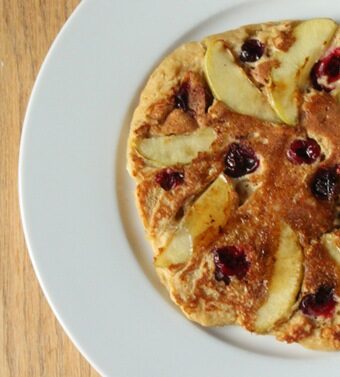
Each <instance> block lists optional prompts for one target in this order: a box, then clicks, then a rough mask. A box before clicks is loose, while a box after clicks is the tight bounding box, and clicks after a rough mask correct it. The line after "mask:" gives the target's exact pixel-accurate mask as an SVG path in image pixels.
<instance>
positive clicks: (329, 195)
mask: <svg viewBox="0 0 340 377" xmlns="http://www.w3.org/2000/svg"><path fill="white" fill-rule="evenodd" d="M338 186H339V179H338V174H337V166H335V167H330V168H319V169H318V170H317V171H316V173H315V174H314V176H313V178H312V182H311V190H312V193H313V195H314V196H315V197H316V198H317V199H320V200H329V201H330V200H333V199H335V197H336V195H337V194H338Z"/></svg>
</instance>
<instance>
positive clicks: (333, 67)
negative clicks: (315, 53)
mask: <svg viewBox="0 0 340 377" xmlns="http://www.w3.org/2000/svg"><path fill="white" fill-rule="evenodd" d="M321 77H325V79H326V82H327V84H331V83H333V82H335V81H338V80H339V79H340V47H338V48H336V49H334V50H333V51H332V52H331V53H330V54H329V55H327V56H326V57H325V58H323V59H321V60H319V61H318V62H316V63H315V64H314V67H313V68H312V71H311V80H312V84H313V87H314V88H315V89H317V90H325V91H326V92H329V91H331V90H332V89H333V88H332V86H329V85H327V84H320V83H319V81H318V79H320V78H321Z"/></svg>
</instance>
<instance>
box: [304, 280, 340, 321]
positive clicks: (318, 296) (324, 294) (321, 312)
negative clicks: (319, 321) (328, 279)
mask: <svg viewBox="0 0 340 377" xmlns="http://www.w3.org/2000/svg"><path fill="white" fill-rule="evenodd" d="M335 304H336V301H335V299H334V294H333V288H331V287H328V286H321V287H320V288H319V289H318V290H317V292H316V293H311V294H308V295H306V296H304V297H303V298H302V300H301V303H300V310H301V311H302V313H303V314H306V315H309V316H312V317H319V316H321V317H325V318H331V317H332V316H333V314H334V309H335Z"/></svg>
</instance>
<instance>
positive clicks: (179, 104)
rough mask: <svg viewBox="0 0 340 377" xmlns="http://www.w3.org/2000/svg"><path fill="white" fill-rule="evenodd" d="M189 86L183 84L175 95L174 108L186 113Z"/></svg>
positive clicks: (185, 83)
mask: <svg viewBox="0 0 340 377" xmlns="http://www.w3.org/2000/svg"><path fill="white" fill-rule="evenodd" d="M188 101H189V84H188V83H187V82H184V83H183V84H182V85H181V86H180V88H179V90H178V92H177V93H176V94H175V107H176V108H177V109H182V110H183V111H185V112H187V111H188V110H189V104H188Z"/></svg>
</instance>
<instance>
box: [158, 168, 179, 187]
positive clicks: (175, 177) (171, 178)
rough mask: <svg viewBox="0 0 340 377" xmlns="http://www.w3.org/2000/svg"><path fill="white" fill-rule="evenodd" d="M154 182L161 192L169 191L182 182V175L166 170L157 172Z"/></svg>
mask: <svg viewBox="0 0 340 377" xmlns="http://www.w3.org/2000/svg"><path fill="white" fill-rule="evenodd" d="M155 180H156V182H157V183H158V184H159V185H160V186H161V187H162V189H163V190H165V191H169V190H171V189H173V188H174V187H176V186H178V185H180V184H182V183H183V182H184V173H183V172H181V171H175V170H172V169H170V168H167V169H163V170H161V171H160V172H158V173H157V174H156V177H155Z"/></svg>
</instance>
